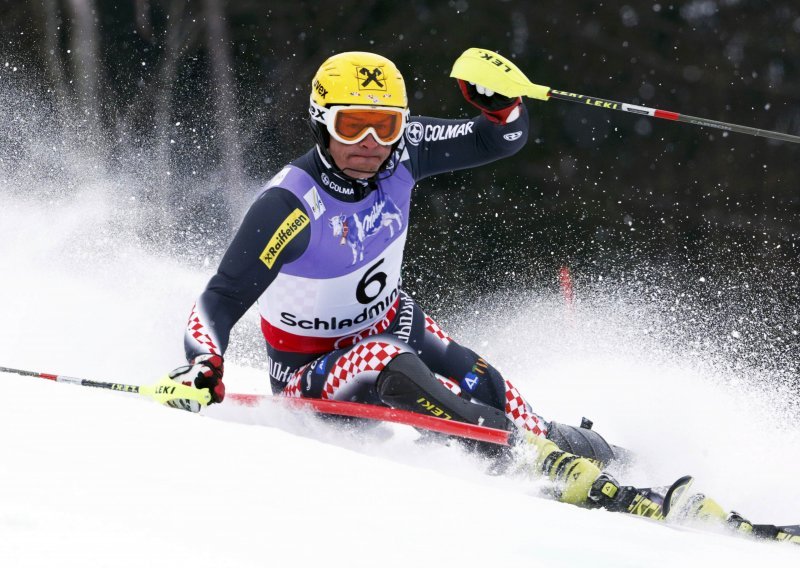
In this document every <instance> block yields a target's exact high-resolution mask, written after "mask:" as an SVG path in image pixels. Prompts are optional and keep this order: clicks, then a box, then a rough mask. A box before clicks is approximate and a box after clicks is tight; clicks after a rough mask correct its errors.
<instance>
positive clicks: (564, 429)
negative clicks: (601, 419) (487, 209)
mask: <svg viewBox="0 0 800 568" xmlns="http://www.w3.org/2000/svg"><path fill="white" fill-rule="evenodd" d="M547 439H548V440H551V441H553V442H555V444H556V445H557V446H558V447H559V448H560V449H561V450H563V451H565V452H569V453H571V454H575V455H577V456H581V457H584V458H588V459H590V460H593V461H594V462H595V463H598V464H600V466H601V467H604V466H606V465H608V464H609V463H610V462H611V461H613V460H614V459H619V458H620V457H621V456H619V455H617V453H621V448H617V447H616V446H611V445H610V444H609V443H608V442H606V440H605V438H603V437H602V436H601V435H600V434H598V433H597V432H595V431H594V430H592V429H590V428H585V427H580V428H576V427H575V426H568V425H567V424H561V423H559V422H550V424H549V426H548V428H547ZM615 449H616V450H617V452H615V451H614V450H615Z"/></svg>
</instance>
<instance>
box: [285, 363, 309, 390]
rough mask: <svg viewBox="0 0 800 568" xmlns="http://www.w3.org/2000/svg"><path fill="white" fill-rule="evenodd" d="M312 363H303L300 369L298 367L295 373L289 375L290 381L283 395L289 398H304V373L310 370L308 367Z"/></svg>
mask: <svg viewBox="0 0 800 568" xmlns="http://www.w3.org/2000/svg"><path fill="white" fill-rule="evenodd" d="M310 365H311V363H309V364H308V365H303V366H302V367H300V368H299V369H297V370H296V371H295V372H294V374H293V375H292V376H291V377H289V381H288V382H287V383H286V388H284V389H283V391H281V396H286V397H289V398H302V396H303V383H302V380H303V374H305V372H306V371H307V370H308V367H309V366H310Z"/></svg>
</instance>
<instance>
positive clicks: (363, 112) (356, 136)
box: [333, 109, 404, 144]
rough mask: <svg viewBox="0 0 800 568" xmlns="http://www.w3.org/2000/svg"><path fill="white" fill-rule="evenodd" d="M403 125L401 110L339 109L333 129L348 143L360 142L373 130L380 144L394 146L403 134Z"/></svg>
mask: <svg viewBox="0 0 800 568" xmlns="http://www.w3.org/2000/svg"><path fill="white" fill-rule="evenodd" d="M403 124H404V120H403V113H402V111H399V110H388V109H387V110H378V109H375V110H373V109H369V110H367V109H339V110H338V111H337V112H336V116H335V118H334V121H333V128H334V130H335V131H336V134H338V136H339V137H340V138H341V139H343V140H344V141H346V142H351V143H355V142H358V141H359V140H361V139H362V138H364V136H365V135H366V131H367V130H369V129H370V128H371V129H372V130H373V131H374V133H375V136H376V137H377V138H378V140H379V141H380V142H383V143H384V144H392V143H394V142H396V141H397V140H398V139H399V138H400V135H401V134H402V133H403Z"/></svg>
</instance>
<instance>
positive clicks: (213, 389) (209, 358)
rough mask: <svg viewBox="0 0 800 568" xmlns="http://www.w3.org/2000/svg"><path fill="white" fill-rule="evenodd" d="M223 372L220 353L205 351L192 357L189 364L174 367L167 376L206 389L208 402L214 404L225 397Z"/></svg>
mask: <svg viewBox="0 0 800 568" xmlns="http://www.w3.org/2000/svg"><path fill="white" fill-rule="evenodd" d="M223 372H224V362H223V360H222V355H212V354H211V353H205V354H203V355H198V356H197V357H195V358H194V359H192V362H191V364H190V365H183V366H182V367H178V368H177V369H174V370H173V371H172V372H170V374H169V378H170V379H172V380H173V381H177V382H179V383H183V384H184V385H188V386H193V387H196V388H198V389H208V392H209V393H210V394H211V402H210V403H209V404H214V403H215V402H222V401H223V400H224V399H225V383H223V382H222V373H223ZM173 406H174V405H173Z"/></svg>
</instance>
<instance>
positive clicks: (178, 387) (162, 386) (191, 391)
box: [0, 367, 211, 406]
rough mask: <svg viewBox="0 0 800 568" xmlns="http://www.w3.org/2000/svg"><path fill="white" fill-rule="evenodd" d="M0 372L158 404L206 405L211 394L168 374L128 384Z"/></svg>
mask: <svg viewBox="0 0 800 568" xmlns="http://www.w3.org/2000/svg"><path fill="white" fill-rule="evenodd" d="M0 372H3V373H14V374H16V375H22V376H25V377H38V378H40V379H47V380H50V381H55V382H57V383H68V384H71V385H78V386H81V387H94V388H99V389H108V390H112V391H117V392H129V393H133V394H138V395H141V396H144V397H146V398H149V399H151V400H154V401H156V402H158V403H160V404H167V403H168V402H170V401H172V400H193V401H196V402H198V403H199V404H200V406H206V405H207V404H208V403H209V402H211V394H210V393H209V392H208V389H198V388H195V387H191V386H188V385H184V384H181V383H179V382H176V381H173V380H172V379H170V378H169V375H164V376H163V377H162V378H161V379H159V381H158V382H156V383H154V384H152V385H128V384H124V383H109V382H103V381H92V380H89V379H81V378H78V377H70V376H67V375H53V374H51V373H40V372H37V371H25V370H23V369H12V368H9V367H0Z"/></svg>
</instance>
